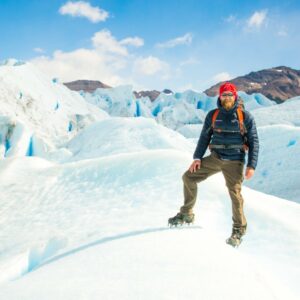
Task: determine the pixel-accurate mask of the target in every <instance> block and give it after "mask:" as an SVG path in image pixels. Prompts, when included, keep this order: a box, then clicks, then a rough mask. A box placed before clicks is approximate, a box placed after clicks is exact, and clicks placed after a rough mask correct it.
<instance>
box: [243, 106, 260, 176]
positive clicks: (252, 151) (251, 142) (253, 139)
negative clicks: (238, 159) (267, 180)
mask: <svg viewBox="0 0 300 300" xmlns="http://www.w3.org/2000/svg"><path fill="white" fill-rule="evenodd" d="M245 126H246V129H247V133H246V137H247V141H248V146H249V152H248V163H247V170H248V173H249V170H250V173H252V174H251V175H250V177H252V175H253V173H254V170H255V169H256V166H257V160H258V152H259V140H258V134H257V129H256V124H255V120H254V118H253V116H252V115H251V114H250V113H249V112H247V118H245ZM250 177H249V178H250ZM249 178H248V179H249ZM246 179H247V171H246Z"/></svg>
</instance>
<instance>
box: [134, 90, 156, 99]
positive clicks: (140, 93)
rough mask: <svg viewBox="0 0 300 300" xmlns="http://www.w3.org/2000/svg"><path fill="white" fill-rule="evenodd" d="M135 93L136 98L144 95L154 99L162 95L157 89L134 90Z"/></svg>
mask: <svg viewBox="0 0 300 300" xmlns="http://www.w3.org/2000/svg"><path fill="white" fill-rule="evenodd" d="M133 93H134V96H135V98H137V99H139V98H143V97H149V99H150V100H151V101H154V100H155V99H156V98H157V97H158V96H159V95H160V92H159V91H156V90H152V91H140V92H136V91H134V92H133Z"/></svg>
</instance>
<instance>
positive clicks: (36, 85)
mask: <svg viewBox="0 0 300 300" xmlns="http://www.w3.org/2000/svg"><path fill="white" fill-rule="evenodd" d="M105 118H109V115H108V114H107V113H106V112H104V111H103V110H100V109H99V108H96V107H95V106H93V105H90V104H89V103H87V102H86V101H85V100H84V99H83V98H82V97H81V96H80V95H79V94H78V93H76V92H72V91H70V90H69V89H68V88H67V87H65V86H64V85H63V84H60V83H59V82H57V80H52V79H50V78H48V77H47V76H45V75H44V74H43V73H41V72H40V71H39V70H37V69H36V68H35V67H34V66H33V65H31V64H30V63H24V62H22V63H21V62H18V61H16V60H13V59H10V60H7V61H5V62H3V63H2V65H0V133H1V132H2V133H3V134H1V136H0V139H1V141H2V142H3V140H5V136H6V135H7V132H9V134H8V140H9V143H10V146H11V147H10V149H6V150H8V151H7V153H6V152H5V151H3V150H2V151H1V152H2V154H3V156H4V155H5V156H6V157H8V156H17V155H19V156H23V155H26V153H27V151H28V148H29V146H30V143H31V140H33V141H34V143H35V144H37V147H36V148H35V149H36V150H38V149H40V150H41V151H42V152H39V153H35V155H40V156H42V155H46V152H48V151H50V150H54V149H55V148H56V147H59V146H61V145H64V144H65V143H66V142H67V141H68V140H70V138H72V137H73V136H74V135H76V134H77V132H78V131H80V130H81V129H82V128H84V127H85V126H86V125H89V124H91V123H93V122H95V121H97V120H102V119H105ZM11 136H12V139H11V138H10V137H11ZM3 156H2V157H3Z"/></svg>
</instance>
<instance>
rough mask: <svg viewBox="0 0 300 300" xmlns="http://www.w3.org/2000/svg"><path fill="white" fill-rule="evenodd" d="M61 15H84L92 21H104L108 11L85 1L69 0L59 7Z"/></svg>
mask: <svg viewBox="0 0 300 300" xmlns="http://www.w3.org/2000/svg"><path fill="white" fill-rule="evenodd" d="M59 13H60V14H62V15H71V16H72V17H84V18H87V19H89V20H90V21H91V22H93V23H98V22H101V21H105V20H106V19H107V18H108V17H109V13H108V12H107V11H105V10H103V9H101V8H99V7H93V6H91V5H90V3H88V2H85V1H77V2H72V1H69V2H67V3H66V4H64V5H63V6H62V7H60V9H59Z"/></svg>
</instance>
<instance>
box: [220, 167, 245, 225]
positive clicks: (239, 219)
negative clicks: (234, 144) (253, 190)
mask: <svg viewBox="0 0 300 300" xmlns="http://www.w3.org/2000/svg"><path fill="white" fill-rule="evenodd" d="M243 170H244V163H243V162H240V161H226V162H224V164H223V165H222V173H223V175H224V177H225V181H226V186H227V188H228V191H229V195H230V198H231V204H232V220H233V226H234V227H237V228H240V229H246V226H247V220H246V218H245V215H244V199H243V196H242V194H241V189H242V183H243V180H244V175H243Z"/></svg>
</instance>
